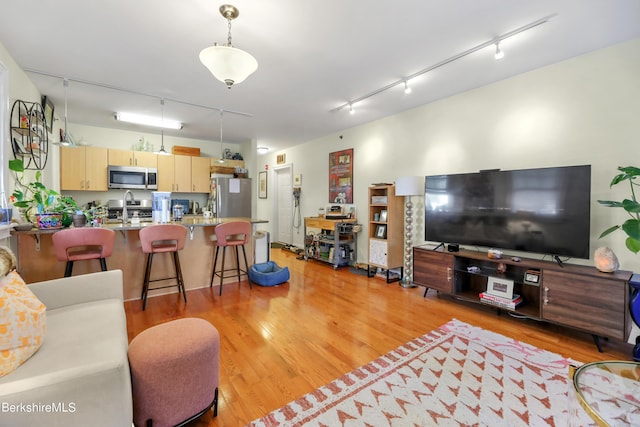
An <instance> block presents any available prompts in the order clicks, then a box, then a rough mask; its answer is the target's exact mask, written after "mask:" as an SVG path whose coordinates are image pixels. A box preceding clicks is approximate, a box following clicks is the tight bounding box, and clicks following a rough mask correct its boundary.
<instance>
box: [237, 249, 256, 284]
mask: <svg viewBox="0 0 640 427" xmlns="http://www.w3.org/2000/svg"><path fill="white" fill-rule="evenodd" d="M242 255H244V268H246V270H245V271H244V272H245V273H246V274H247V281H248V282H249V289H253V286H251V279H250V278H249V262H248V261H247V251H246V250H245V249H244V245H242ZM239 264H240V263H238V265H239Z"/></svg>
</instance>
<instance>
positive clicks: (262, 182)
mask: <svg viewBox="0 0 640 427" xmlns="http://www.w3.org/2000/svg"><path fill="white" fill-rule="evenodd" d="M258 198H260V199H266V198H267V171H262V172H258Z"/></svg>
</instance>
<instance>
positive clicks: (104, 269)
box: [100, 258, 107, 271]
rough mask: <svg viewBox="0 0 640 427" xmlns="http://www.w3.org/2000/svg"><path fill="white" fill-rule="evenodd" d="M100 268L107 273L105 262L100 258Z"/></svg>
mask: <svg viewBox="0 0 640 427" xmlns="http://www.w3.org/2000/svg"><path fill="white" fill-rule="evenodd" d="M100 268H102V271H107V260H106V259H104V258H100Z"/></svg>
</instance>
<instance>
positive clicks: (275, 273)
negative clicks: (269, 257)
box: [249, 261, 289, 286]
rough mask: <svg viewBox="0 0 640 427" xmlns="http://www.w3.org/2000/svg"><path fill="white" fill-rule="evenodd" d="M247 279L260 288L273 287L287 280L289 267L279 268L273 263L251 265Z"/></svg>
mask: <svg viewBox="0 0 640 427" xmlns="http://www.w3.org/2000/svg"><path fill="white" fill-rule="evenodd" d="M249 279H251V281H252V282H253V283H257V284H258V285H260V286H275V285H279V284H280V283H284V282H286V281H287V280H289V267H284V268H281V267H279V266H278V264H276V263H275V262H273V261H267V262H263V263H260V264H253V265H252V266H251V268H250V269H249Z"/></svg>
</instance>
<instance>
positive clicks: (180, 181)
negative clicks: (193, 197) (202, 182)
mask: <svg viewBox="0 0 640 427" xmlns="http://www.w3.org/2000/svg"><path fill="white" fill-rule="evenodd" d="M173 164H174V168H175V169H174V174H173V183H174V185H175V190H173V191H178V192H181V193H190V192H191V156H180V155H175V156H173Z"/></svg>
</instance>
